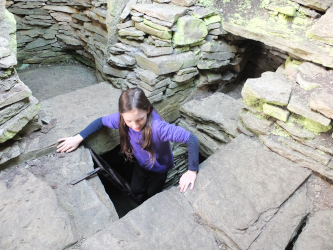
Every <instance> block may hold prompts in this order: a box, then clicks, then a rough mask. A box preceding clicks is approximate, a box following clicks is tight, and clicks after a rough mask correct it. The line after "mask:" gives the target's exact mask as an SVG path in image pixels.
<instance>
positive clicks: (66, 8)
mask: <svg viewBox="0 0 333 250" xmlns="http://www.w3.org/2000/svg"><path fill="white" fill-rule="evenodd" d="M42 8H43V9H45V10H54V11H59V12H65V13H70V14H74V13H75V14H77V13H79V10H78V9H76V8H73V7H70V6H55V5H46V6H44V7H42Z"/></svg>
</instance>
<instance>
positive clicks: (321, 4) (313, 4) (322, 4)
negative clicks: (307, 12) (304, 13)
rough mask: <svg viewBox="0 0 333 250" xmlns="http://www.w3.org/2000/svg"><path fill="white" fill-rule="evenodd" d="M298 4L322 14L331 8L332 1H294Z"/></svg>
mask: <svg viewBox="0 0 333 250" xmlns="http://www.w3.org/2000/svg"><path fill="white" fill-rule="evenodd" d="M293 1H294V2H296V3H299V4H301V5H304V6H306V7H309V8H311V9H315V10H319V11H321V12H325V11H326V10H327V9H328V8H329V7H330V6H331V4H332V3H331V2H330V0H322V1H313V0H293Z"/></svg>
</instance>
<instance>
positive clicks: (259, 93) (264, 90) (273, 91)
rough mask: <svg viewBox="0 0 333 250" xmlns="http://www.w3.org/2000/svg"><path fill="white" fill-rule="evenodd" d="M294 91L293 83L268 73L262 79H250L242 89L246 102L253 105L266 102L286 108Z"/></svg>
mask: <svg viewBox="0 0 333 250" xmlns="http://www.w3.org/2000/svg"><path fill="white" fill-rule="evenodd" d="M291 90H292V83H291V82H289V81H288V80H287V79H286V78H284V77H283V76H282V75H280V74H278V73H273V72H266V73H265V74H263V75H262V77H261V78H255V79H248V80H246V82H245V84H244V88H243V89H242V97H243V99H244V101H245V102H246V103H247V104H249V105H251V104H252V105H253V103H254V102H256V101H257V102H259V99H260V100H263V101H264V102H267V103H271V104H276V105H280V106H286V105H287V104H288V102H289V97H290V94H291Z"/></svg>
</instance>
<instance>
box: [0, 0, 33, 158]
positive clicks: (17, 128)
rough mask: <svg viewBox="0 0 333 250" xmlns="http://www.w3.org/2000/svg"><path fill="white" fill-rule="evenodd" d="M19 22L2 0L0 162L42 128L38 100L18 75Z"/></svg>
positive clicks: (15, 153) (16, 154) (0, 5)
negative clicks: (19, 143)
mask: <svg viewBox="0 0 333 250" xmlns="http://www.w3.org/2000/svg"><path fill="white" fill-rule="evenodd" d="M15 31H16V22H15V19H14V17H13V15H12V14H11V13H9V12H8V11H7V10H6V9H5V5H4V2H2V1H0V33H1V37H0V144H1V145H0V164H2V163H4V162H6V161H8V160H9V159H11V158H15V157H17V156H18V155H19V154H20V149H19V146H18V143H17V142H15V140H14V141H13V142H11V143H8V142H7V141H8V140H10V139H16V140H18V139H20V137H21V136H23V135H26V134H28V133H30V132H32V131H34V130H36V129H39V128H40V125H39V122H38V117H37V113H38V111H39V110H40V105H39V101H38V100H37V99H36V98H35V97H33V96H32V93H31V91H30V89H29V88H28V87H27V86H26V85H25V84H24V83H23V82H22V81H21V80H20V79H19V78H18V75H17V73H16V70H15V66H16V64H17V60H16V36H15Z"/></svg>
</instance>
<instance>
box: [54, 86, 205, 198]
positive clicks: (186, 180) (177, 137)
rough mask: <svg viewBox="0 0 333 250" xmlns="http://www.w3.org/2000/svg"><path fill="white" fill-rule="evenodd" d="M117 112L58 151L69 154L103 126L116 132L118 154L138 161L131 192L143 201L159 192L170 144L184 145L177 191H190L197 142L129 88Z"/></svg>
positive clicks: (65, 142)
mask: <svg viewBox="0 0 333 250" xmlns="http://www.w3.org/2000/svg"><path fill="white" fill-rule="evenodd" d="M118 105H119V113H115V114H111V115H108V116H104V117H101V118H98V119H96V120H95V121H93V122H92V123H91V124H90V125H89V126H88V127H86V128H85V129H84V130H82V131H81V132H80V133H79V134H78V135H76V136H73V137H67V138H61V139H59V140H58V142H60V144H59V145H58V146H57V152H66V153H69V152H71V151H73V150H75V149H76V148H77V147H78V146H79V144H80V143H81V142H82V141H83V140H84V139H85V138H86V137H88V135H90V134H91V133H93V132H95V131H97V130H98V129H100V128H102V127H103V126H107V127H109V128H111V129H119V134H120V147H121V153H123V154H125V156H126V157H127V159H129V160H132V159H133V156H134V158H135V159H136V161H137V164H136V167H135V168H134V171H133V176H132V181H131V191H132V193H133V194H136V195H138V196H139V197H141V198H142V200H143V201H144V200H146V199H148V198H150V197H151V196H153V195H155V194H156V193H158V192H161V191H162V189H163V186H164V182H165V180H166V173H167V171H168V170H170V169H171V168H172V167H173V155H172V152H171V147H170V144H169V141H173V142H180V143H186V145H187V148H188V155H189V157H188V158H189V167H188V171H187V172H185V173H184V174H183V175H182V177H181V178H180V180H179V187H180V192H186V190H187V188H188V186H189V185H190V184H191V189H193V186H194V182H195V179H196V176H197V171H198V166H199V146H198V139H197V138H196V137H195V136H194V135H193V134H191V133H190V132H188V131H186V130H185V129H183V128H181V127H178V126H175V125H172V124H169V123H167V122H165V121H163V120H162V119H161V117H160V116H159V115H158V114H157V113H156V112H155V110H154V108H153V106H152V104H151V103H150V102H149V100H148V99H147V97H146V96H145V94H144V92H143V91H142V90H141V89H139V88H133V89H128V90H126V91H125V92H123V93H122V94H121V95H120V98H119V103H118Z"/></svg>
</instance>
